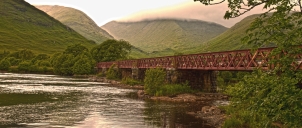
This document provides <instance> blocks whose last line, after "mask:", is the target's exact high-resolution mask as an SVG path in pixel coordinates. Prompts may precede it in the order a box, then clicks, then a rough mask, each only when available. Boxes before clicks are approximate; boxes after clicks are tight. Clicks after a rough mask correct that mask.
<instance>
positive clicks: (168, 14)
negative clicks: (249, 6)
mask: <svg viewBox="0 0 302 128" xmlns="http://www.w3.org/2000/svg"><path fill="white" fill-rule="evenodd" d="M227 10H228V7H227V4H226V3H223V4H218V5H211V6H205V5H203V4H201V3H199V2H186V3H184V4H179V5H176V6H169V7H165V8H159V9H153V10H146V11H142V12H138V13H134V14H132V15H129V16H127V17H124V18H121V19H119V20H117V21H123V22H127V21H141V20H145V19H158V18H178V19H198V20H204V21H209V22H215V23H218V24H221V25H224V26H226V27H231V26H233V25H234V24H235V23H237V22H239V21H240V20H242V19H243V18H245V17H246V16H249V15H251V14H256V13H261V12H263V11H262V8H261V7H256V8H254V9H253V10H252V11H250V12H248V13H246V14H244V15H242V16H240V17H238V18H232V19H229V20H226V19H224V18H223V16H224V14H225V12H226V11H227Z"/></svg>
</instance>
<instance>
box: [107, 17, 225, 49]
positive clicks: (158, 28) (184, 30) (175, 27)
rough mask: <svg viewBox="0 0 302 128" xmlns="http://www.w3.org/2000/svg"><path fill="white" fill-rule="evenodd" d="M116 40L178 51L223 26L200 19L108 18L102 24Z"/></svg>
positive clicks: (205, 39)
mask: <svg viewBox="0 0 302 128" xmlns="http://www.w3.org/2000/svg"><path fill="white" fill-rule="evenodd" d="M102 28H103V29H105V30H106V31H108V32H109V33H110V34H111V35H112V36H113V37H114V38H116V39H124V40H127V41H129V42H130V43H131V44H132V45H134V46H135V47H138V48H140V49H142V50H144V51H147V52H149V53H150V52H154V51H162V50H165V49H172V50H177V51H180V52H181V50H184V49H186V48H190V47H195V46H199V45H201V44H202V43H204V42H206V41H208V40H209V39H211V38H213V37H215V36H217V35H219V34H221V33H222V32H224V31H225V30H227V28H226V27H224V26H222V25H219V24H216V23H210V22H205V21H200V20H180V19H156V20H144V21H139V22H117V21H112V22H109V23H107V24H105V25H103V26H102Z"/></svg>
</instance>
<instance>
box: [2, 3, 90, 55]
mask: <svg viewBox="0 0 302 128" xmlns="http://www.w3.org/2000/svg"><path fill="white" fill-rule="evenodd" d="M75 43H81V44H82V45H84V46H86V47H88V48H91V47H93V46H95V44H94V43H92V42H91V41H89V40H87V39H86V38H84V37H83V36H81V35H80V34H78V33H77V32H75V31H74V30H73V29H71V28H69V27H67V26H65V25H64V24H62V23H60V22H59V21H57V20H55V19H54V18H52V17H50V16H48V15H47V14H46V13H45V12H43V11H41V10H39V9H37V8H35V7H34V6H32V5H30V4H29V3H27V2H25V1H24V0H1V2H0V51H4V50H5V51H17V50H21V49H30V50H33V51H34V52H39V53H46V54H52V53H54V52H59V51H63V50H64V49H65V48H66V47H67V46H69V45H72V44H75Z"/></svg>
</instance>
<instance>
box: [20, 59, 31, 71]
mask: <svg viewBox="0 0 302 128" xmlns="http://www.w3.org/2000/svg"><path fill="white" fill-rule="evenodd" d="M30 65H31V63H30V62H29V61H23V62H21V63H20V64H19V65H18V71H25V72H29V71H30Z"/></svg>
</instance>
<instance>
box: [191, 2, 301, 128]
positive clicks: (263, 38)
mask: <svg viewBox="0 0 302 128" xmlns="http://www.w3.org/2000/svg"><path fill="white" fill-rule="evenodd" d="M194 1H200V2H201V3H203V4H205V5H213V4H220V3H222V2H224V1H225V0H222V1H219V2H216V3H215V2H214V1H210V0H194ZM257 6H263V9H266V10H267V11H266V12H265V13H263V14H261V15H260V16H259V17H258V18H257V19H256V20H255V21H254V22H253V23H252V24H251V26H250V28H249V29H248V31H247V34H246V35H247V36H246V37H244V38H243V42H245V43H248V44H251V45H252V46H253V47H254V48H255V49H257V48H259V47H265V46H269V45H274V46H277V48H275V49H274V50H273V51H272V52H271V54H270V56H269V58H270V59H269V63H270V64H273V65H275V67H274V68H273V69H272V70H270V71H261V70H257V71H254V73H253V74H252V75H247V76H246V77H244V79H243V81H241V82H239V83H238V84H236V85H235V86H232V87H230V88H229V89H228V90H227V93H228V94H229V95H231V96H232V99H231V107H230V108H229V110H230V111H232V112H229V113H232V114H231V119H234V118H236V119H237V120H239V121H238V122H240V123H241V124H240V125H241V127H276V126H281V127H298V128H300V127H302V123H301V122H302V111H301V109H300V108H301V107H302V103H301V99H302V90H301V89H300V88H298V87H297V84H299V83H301V81H302V73H301V72H300V71H297V70H296V68H295V66H296V67H297V66H299V65H300V63H299V61H296V60H297V59H298V60H300V59H301V57H300V55H301V54H302V50H301V46H300V45H301V44H302V39H301V37H302V17H301V16H302V15H301V14H302V6H301V0H246V1H244V0H234V1H228V7H229V10H228V11H226V13H225V16H224V18H226V19H229V18H234V17H238V16H241V15H242V14H244V13H246V12H248V11H250V10H252V9H253V8H255V7H257ZM297 7H298V8H297ZM229 122H230V120H227V121H226V122H225V127H232V126H228V125H227V124H230V123H229Z"/></svg>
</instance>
